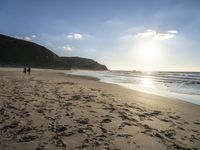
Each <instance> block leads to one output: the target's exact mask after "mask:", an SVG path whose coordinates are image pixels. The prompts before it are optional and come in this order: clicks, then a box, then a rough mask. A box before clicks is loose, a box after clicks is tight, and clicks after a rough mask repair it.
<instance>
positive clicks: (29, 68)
mask: <svg viewBox="0 0 200 150" xmlns="http://www.w3.org/2000/svg"><path fill="white" fill-rule="evenodd" d="M27 72H28V74H29V75H30V74H31V67H28V69H27Z"/></svg>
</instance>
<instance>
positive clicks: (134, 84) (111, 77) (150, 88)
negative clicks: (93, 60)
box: [67, 70, 200, 105]
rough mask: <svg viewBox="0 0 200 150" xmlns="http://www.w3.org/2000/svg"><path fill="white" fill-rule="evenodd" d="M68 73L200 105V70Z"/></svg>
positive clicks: (77, 71) (78, 71)
mask: <svg viewBox="0 0 200 150" xmlns="http://www.w3.org/2000/svg"><path fill="white" fill-rule="evenodd" d="M67 74H71V75H78V76H88V77H95V78H98V79H99V80H100V81H101V82H105V83H112V84H118V85H121V86H124V87H126V88H129V89H133V90H138V91H142V92H146V93H151V94H155V95H160V96H165V97H169V98H176V99H179V100H183V101H187V102H190V103H193V104H197V105H200V72H141V71H83V70H72V71H70V72H67Z"/></svg>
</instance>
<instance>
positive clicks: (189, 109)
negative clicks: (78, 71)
mask: <svg viewBox="0 0 200 150" xmlns="http://www.w3.org/2000/svg"><path fill="white" fill-rule="evenodd" d="M27 149H28V150H57V149H58V150H65V149H69V150H78V149H89V150H90V149H91V150H92V149H94V150H96V149H99V150H103V149H105V150H129V149H130V150H147V149H148V150H150V149H151V150H165V149H169V150H175V149H179V150H198V149H200V106H199V105H195V104H190V103H187V102H184V101H179V100H176V99H169V98H165V97H160V96H156V95H151V94H146V93H142V92H138V91H133V90H129V89H126V88H123V87H121V86H118V85H113V84H106V83H101V82H98V81H97V80H94V79H89V78H80V77H73V76H66V75H65V74H64V71H59V70H40V69H33V71H32V73H31V75H23V74H22V69H21V68H0V150H27Z"/></svg>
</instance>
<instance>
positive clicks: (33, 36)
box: [15, 35, 37, 41]
mask: <svg viewBox="0 0 200 150" xmlns="http://www.w3.org/2000/svg"><path fill="white" fill-rule="evenodd" d="M36 37H37V36H36V35H31V36H25V37H21V36H15V38H17V39H21V40H25V41H33V39H34V38H36Z"/></svg>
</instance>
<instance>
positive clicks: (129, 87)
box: [65, 70, 200, 106]
mask: <svg viewBox="0 0 200 150" xmlns="http://www.w3.org/2000/svg"><path fill="white" fill-rule="evenodd" d="M86 71H87V70H86ZM89 71H90V70H89ZM66 72H67V71H66ZM66 72H65V74H66V76H69V77H70V76H71V77H77V78H82V79H91V80H96V81H99V82H101V83H108V84H113V85H118V86H120V87H122V88H126V89H129V90H133V91H137V92H142V93H146V94H150V95H155V96H161V97H165V98H168V99H172V100H178V101H183V102H187V103H190V104H194V105H199V106H200V102H196V101H195V100H193V99H191V98H187V99H185V98H183V94H179V93H170V92H169V91H158V92H157V93H156V92H155V91H154V92H152V91H147V90H142V89H136V87H132V86H127V85H125V84H122V83H121V84H120V83H112V82H104V81H101V79H100V78H98V77H93V76H89V75H76V74H67V73H66ZM167 95H170V96H167ZM177 95H179V96H177ZM185 96H186V97H187V96H188V95H185ZM181 97H182V98H181Z"/></svg>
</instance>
